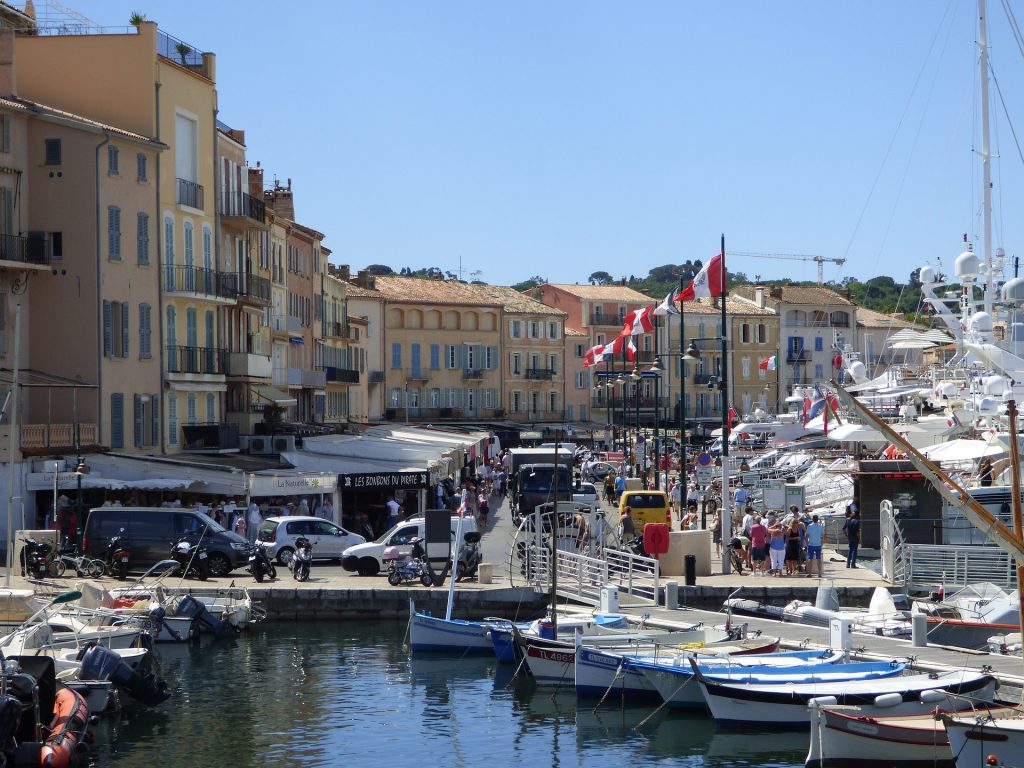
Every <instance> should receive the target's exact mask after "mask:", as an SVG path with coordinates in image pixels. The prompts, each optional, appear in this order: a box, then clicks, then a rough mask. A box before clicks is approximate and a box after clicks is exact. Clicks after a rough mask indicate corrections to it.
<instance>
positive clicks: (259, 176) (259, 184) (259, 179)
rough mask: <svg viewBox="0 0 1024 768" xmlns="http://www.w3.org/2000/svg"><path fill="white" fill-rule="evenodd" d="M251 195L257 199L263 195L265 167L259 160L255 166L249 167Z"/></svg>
mask: <svg viewBox="0 0 1024 768" xmlns="http://www.w3.org/2000/svg"><path fill="white" fill-rule="evenodd" d="M248 170H249V196H250V197H255V198H256V199H257V200H259V199H261V198H262V197H263V169H262V168H260V164H259V162H257V163H256V167H255V168H249V169H248Z"/></svg>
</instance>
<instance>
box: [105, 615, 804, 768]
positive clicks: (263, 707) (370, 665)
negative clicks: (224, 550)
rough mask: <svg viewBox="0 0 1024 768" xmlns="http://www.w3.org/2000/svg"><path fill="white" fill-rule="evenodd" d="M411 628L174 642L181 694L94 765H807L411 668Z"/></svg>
mask: <svg viewBox="0 0 1024 768" xmlns="http://www.w3.org/2000/svg"><path fill="white" fill-rule="evenodd" d="M405 630H406V627H405V624H404V623H397V622H379V623H354V622H351V623H343V624H326V623H305V624H278V625H269V624H268V625H264V626H257V627H254V628H251V629H250V631H249V632H248V633H247V634H246V635H244V636H242V637H241V638H239V639H237V640H233V641H227V642H224V641H221V642H212V641H207V639H206V638H204V642H203V643H200V644H195V645H184V646H177V645H175V646H160V648H159V652H160V654H161V657H162V666H163V672H164V675H165V677H166V679H167V680H168V681H169V682H170V684H171V686H172V688H173V690H174V697H173V698H172V699H171V700H170V701H168V702H167V703H166V704H165V705H164V706H163V707H162V708H161V709H159V710H154V711H141V710H127V711H126V712H125V713H123V714H122V716H121V717H120V718H114V719H112V720H110V721H108V722H107V723H106V724H104V725H101V726H100V727H99V731H98V734H97V736H98V739H97V743H96V744H95V746H94V749H93V753H92V755H91V757H90V760H89V764H90V765H92V766H97V767H102V768H108V767H111V768H112V767H114V766H116V767H117V768H153V767H154V766H161V767H167V768H177V767H178V766H182V767H183V766H195V765H231V766H265V765H302V766H304V767H310V766H337V765H345V764H348V763H350V761H351V760H353V759H358V760H359V761H360V762H363V761H373V764H378V765H379V764H395V765H412V764H415V765H418V766H433V765H438V766H446V767H447V766H455V767H456V768H463V767H464V766H465V767H468V766H474V767H477V766H494V765H508V766H533V767H534V768H537V767H538V766H542V765H543V766H548V765H551V766H555V767H559V766H563V767H564V766H583V765H586V766H588V768H591V766H616V767H621V766H623V765H630V766H634V767H636V766H663V765H672V766H716V767H717V768H734V767H737V768H738V767H739V766H765V767H767V768H783V767H786V768H788V767H789V766H802V765H803V760H804V757H805V755H806V752H807V734H806V733H805V732H803V731H800V732H789V733H757V732H735V731H723V730H718V729H716V728H715V725H714V722H713V721H711V720H709V719H708V718H707V717H704V716H700V715H683V714H679V713H674V712H669V711H667V710H665V709H663V710H661V711H660V712H658V713H656V714H655V715H654V716H653V717H650V719H648V720H647V721H646V722H643V721H644V720H645V719H646V718H648V717H649V716H650V715H651V713H652V711H653V710H654V709H655V706H656V705H651V706H649V707H640V708H635V707H631V708H626V709H623V708H621V707H620V705H619V702H618V701H616V700H615V698H614V696H609V697H608V699H607V700H606V701H605V702H604V703H603V704H602V705H601V707H600V708H599V709H597V711H596V712H595V711H594V707H595V704H596V702H595V701H589V702H581V703H580V706H577V701H576V696H575V694H574V693H573V692H572V691H571V690H567V691H565V692H560V693H555V694H552V692H551V690H549V689H535V688H534V687H533V686H532V685H531V684H529V683H526V684H517V683H516V682H514V681H513V680H512V673H513V668H512V667H510V666H505V665H498V664H497V663H496V662H495V661H494V659H490V658H477V657H466V658H462V659H459V658H451V657H429V658H419V657H416V658H410V656H409V653H408V651H407V650H406V649H405V647H404V646H403V640H404V634H405Z"/></svg>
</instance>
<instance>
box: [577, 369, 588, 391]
mask: <svg viewBox="0 0 1024 768" xmlns="http://www.w3.org/2000/svg"><path fill="white" fill-rule="evenodd" d="M586 388H587V372H586V371H576V389H586Z"/></svg>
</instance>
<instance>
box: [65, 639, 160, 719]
mask: <svg viewBox="0 0 1024 768" xmlns="http://www.w3.org/2000/svg"><path fill="white" fill-rule="evenodd" d="M80 656H81V662H82V679H83V680H110V681H111V682H112V683H114V684H115V685H116V686H118V687H119V688H121V689H122V690H124V691H125V692H127V693H128V695H129V696H131V697H132V698H133V699H135V700H136V701H139V702H141V703H143V704H145V705H146V706H147V707H155V706H157V705H158V704H161V703H163V702H165V701H167V699H169V698H170V697H171V693H170V691H168V690H167V683H165V682H164V681H163V680H159V679H158V678H157V676H156V675H154V674H153V673H152V672H139V671H136V670H133V669H132V668H131V667H129V666H128V665H127V664H125V663H124V661H122V660H121V657H120V656H118V655H117V654H116V653H115V652H114V651H111V650H110V649H109V648H103V647H101V646H99V645H92V646H89V647H88V648H86V649H85V651H83V653H82V654H80Z"/></svg>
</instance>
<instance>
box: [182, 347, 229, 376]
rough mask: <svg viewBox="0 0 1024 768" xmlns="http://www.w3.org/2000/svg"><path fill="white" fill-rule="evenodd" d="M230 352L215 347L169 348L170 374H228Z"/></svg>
mask: <svg viewBox="0 0 1024 768" xmlns="http://www.w3.org/2000/svg"><path fill="white" fill-rule="evenodd" d="M228 370H229V369H228V351H227V350H226V349H217V348H215V347H179V346H170V347H167V372H168V373H203V374H213V375H216V376H224V375H226V374H227V373H228Z"/></svg>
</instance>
